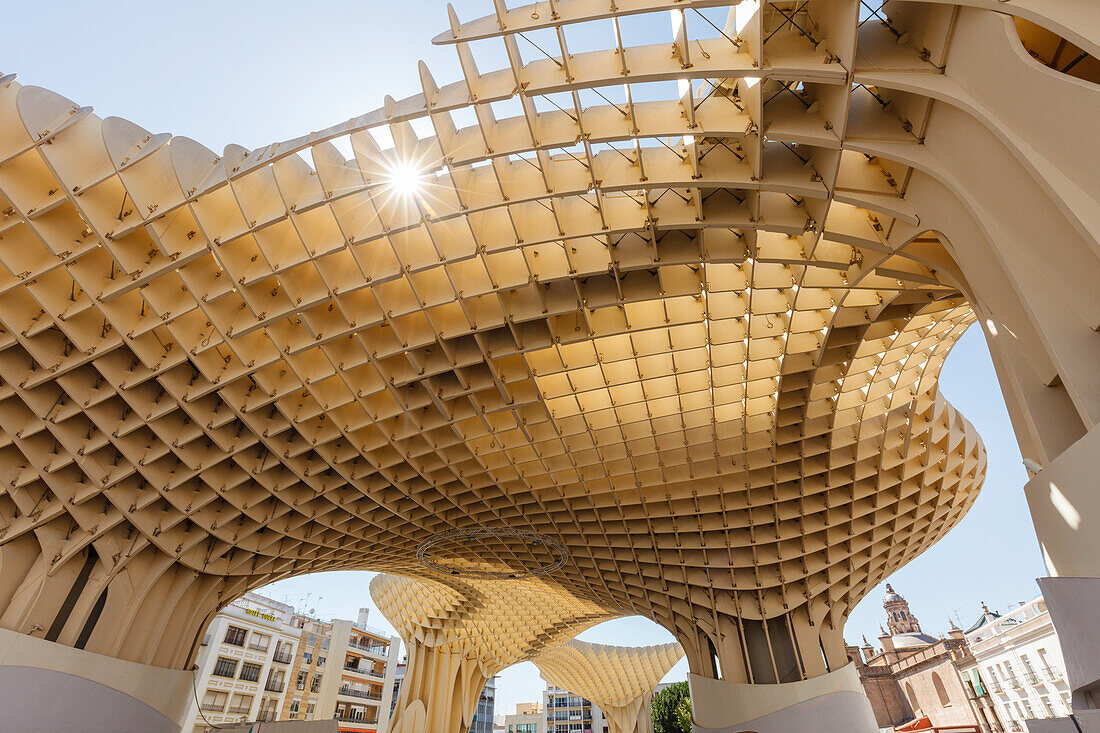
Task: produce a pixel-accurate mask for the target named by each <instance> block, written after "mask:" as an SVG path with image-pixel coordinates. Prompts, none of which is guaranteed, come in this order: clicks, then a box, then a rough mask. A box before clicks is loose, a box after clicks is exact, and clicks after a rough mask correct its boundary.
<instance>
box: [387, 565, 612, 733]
mask: <svg viewBox="0 0 1100 733" xmlns="http://www.w3.org/2000/svg"><path fill="white" fill-rule="evenodd" d="M370 592H371V598H373V599H374V602H375V604H376V605H377V606H378V609H379V610H380V611H381V612H382V614H383V615H384V616H385V617H386V618H387V619H388V620H389V621H390V623H391V624H393V626H394V628H395V629H397V632H398V633H399V634H400V635H401V638H402V639H403V640H404V641H405V646H406V647H407V648H408V665H407V667H406V668H405V678H404V680H403V681H402V683H401V690H400V692H399V693H398V696H397V702H396V704H395V707H394V711H393V715H392V717H391V718H390V727H389V733H465V731H467V730H469V729H470V725H471V723H472V722H473V716H474V710H475V708H476V706H477V700H478V696H479V695H480V693H481V689H482V688H483V687H484V686H485V683H486V682H488V681H489V680H490V679H491V678H492V677H493V675H495V674H496V673H498V672H500V671H501V670H503V669H504V668H505V667H509V666H511V665H513V664H516V663H517V662H523V661H529V660H531V659H533V658H534V657H536V656H538V655H539V654H540V653H541V652H542V651H543V650H544V649H546V648H547V647H549V646H554V645H557V644H561V643H563V642H565V641H567V640H568V639H571V638H572V637H574V636H576V635H577V634H579V633H580V632H581V631H583V630H585V629H587V628H588V627H590V626H593V625H595V624H597V623H599V622H601V621H605V620H607V619H610V618H613V617H614V616H616V615H618V614H616V613H613V612H609V611H607V610H606V609H604V608H602V607H600V606H597V605H596V604H594V603H591V602H589V601H584V600H581V599H578V598H576V597H575V596H573V595H571V594H569V593H567V592H566V591H564V590H562V589H561V588H560V587H558V586H555V585H553V584H550V583H546V582H544V581H542V580H538V579H518V580H484V579H470V578H448V579H446V580H444V581H441V582H436V581H432V580H423V579H417V578H405V577H398V576H393V575H378V576H376V577H375V578H374V580H372V581H371V584H370Z"/></svg>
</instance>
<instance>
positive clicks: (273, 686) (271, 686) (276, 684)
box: [264, 680, 286, 692]
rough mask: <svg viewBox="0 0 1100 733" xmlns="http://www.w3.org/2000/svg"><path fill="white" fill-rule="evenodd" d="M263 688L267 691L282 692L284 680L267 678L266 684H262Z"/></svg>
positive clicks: (284, 687) (284, 684) (284, 686)
mask: <svg viewBox="0 0 1100 733" xmlns="http://www.w3.org/2000/svg"><path fill="white" fill-rule="evenodd" d="M264 689H265V690H267V691H268V692H282V691H283V690H285V689H286V682H283V681H282V680H278V681H275V680H268V681H267V684H266V685H264Z"/></svg>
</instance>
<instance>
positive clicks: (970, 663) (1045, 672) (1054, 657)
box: [957, 596, 1071, 733]
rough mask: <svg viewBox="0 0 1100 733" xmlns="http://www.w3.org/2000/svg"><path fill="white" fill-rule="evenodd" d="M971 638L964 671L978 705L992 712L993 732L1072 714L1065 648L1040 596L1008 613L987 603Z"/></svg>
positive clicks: (960, 666) (961, 665) (962, 664)
mask: <svg viewBox="0 0 1100 733" xmlns="http://www.w3.org/2000/svg"><path fill="white" fill-rule="evenodd" d="M966 640H967V642H968V644H969V647H970V655H969V656H968V657H966V658H963V659H960V660H959V662H958V664H957V667H958V671H959V675H960V678H961V679H962V680H963V682H964V684H966V685H967V689H968V691H969V693H970V698H971V700H972V704H973V705H974V706H975V708H976V709H978V710H985V711H989V710H992V711H993V712H992V715H990V714H989V713H988V712H987V713H986V714H987V715H988V716H989V717H990V718H991V720H990V723H989V730H991V731H994V733H1000V731H1005V732H1006V733H1007V732H1008V731H1024V730H1027V729H1028V728H1027V723H1026V721H1028V720H1036V719H1044V718H1061V717H1065V716H1068V715H1069V714H1070V710H1071V706H1070V702H1071V701H1070V688H1069V683H1068V682H1067V680H1066V668H1065V662H1064V660H1063V657H1062V647H1061V644H1060V643H1059V641H1058V634H1057V632H1056V631H1055V630H1054V624H1053V622H1052V621H1051V619H1050V614H1049V612H1048V611H1047V607H1046V603H1045V602H1044V600H1043V598H1042V597H1041V596H1040V597H1039V598H1036V599H1034V600H1032V601H1030V602H1028V603H1021V604H1020V605H1019V606H1018V607H1017V608H1015V609H1013V610H1012V611H1010V612H1008V613H1006V614H1003V615H1001V614H998V613H995V612H992V611H990V610H989V609H988V608H987V607H986V606H984V605H983V606H982V615H981V616H980V617H979V618H978V620H977V621H976V622H975V623H974V624H973V625H972V626H971V627H970V628H969V629H967V631H966Z"/></svg>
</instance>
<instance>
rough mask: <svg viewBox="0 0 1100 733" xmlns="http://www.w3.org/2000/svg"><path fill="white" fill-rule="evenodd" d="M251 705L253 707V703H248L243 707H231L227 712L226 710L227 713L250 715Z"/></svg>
mask: <svg viewBox="0 0 1100 733" xmlns="http://www.w3.org/2000/svg"><path fill="white" fill-rule="evenodd" d="M251 707H252V706H251V705H246V706H245V707H243V708H242V707H235V708H229V709H228V710H226V711H225V712H226V715H248V711H249V709H251Z"/></svg>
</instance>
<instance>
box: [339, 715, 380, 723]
mask: <svg viewBox="0 0 1100 733" xmlns="http://www.w3.org/2000/svg"><path fill="white" fill-rule="evenodd" d="M336 719H337V720H339V721H340V722H341V723H358V724H359V725H377V724H378V718H375V719H374V720H367V719H366V718H354V717H352V716H350V715H337V716H336Z"/></svg>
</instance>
